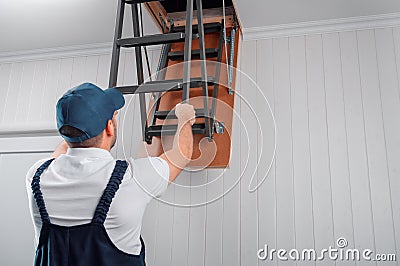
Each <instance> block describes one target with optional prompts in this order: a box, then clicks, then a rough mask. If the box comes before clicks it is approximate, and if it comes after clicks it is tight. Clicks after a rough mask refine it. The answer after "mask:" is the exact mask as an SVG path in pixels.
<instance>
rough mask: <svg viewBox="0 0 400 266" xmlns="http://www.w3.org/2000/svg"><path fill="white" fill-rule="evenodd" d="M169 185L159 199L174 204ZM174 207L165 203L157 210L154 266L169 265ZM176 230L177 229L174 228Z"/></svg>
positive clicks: (171, 188)
mask: <svg viewBox="0 0 400 266" xmlns="http://www.w3.org/2000/svg"><path fill="white" fill-rule="evenodd" d="M172 186H173V185H170V186H169V187H168V189H167V191H166V192H165V194H164V195H163V196H162V197H161V199H162V200H163V201H166V202H174V196H175V189H174V188H173V187H172ZM173 210H174V207H173V206H172V205H169V204H166V203H160V204H159V209H158V215H157V216H158V220H159V221H158V226H157V228H155V234H156V235H157V241H156V243H155V252H156V256H155V259H154V264H155V265H165V266H168V265H171V252H172V230H173V227H174V216H173V214H174V213H173ZM175 230H178V228H175Z"/></svg>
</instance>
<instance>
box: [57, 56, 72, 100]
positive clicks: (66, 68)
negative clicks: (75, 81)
mask: <svg viewBox="0 0 400 266" xmlns="http://www.w3.org/2000/svg"><path fill="white" fill-rule="evenodd" d="M73 64H74V59H73V58H65V59H61V66H60V79H59V81H58V89H57V96H56V100H55V102H56V101H57V100H58V98H60V97H61V96H62V95H63V94H64V93H65V92H66V91H67V90H69V89H70V88H71V83H72V70H73Z"/></svg>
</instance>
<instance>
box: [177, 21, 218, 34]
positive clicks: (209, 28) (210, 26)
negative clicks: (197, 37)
mask: <svg viewBox="0 0 400 266" xmlns="http://www.w3.org/2000/svg"><path fill="white" fill-rule="evenodd" d="M203 27H204V33H213V32H220V31H221V27H222V24H221V23H219V22H213V23H206V24H203ZM172 31H173V32H185V26H179V27H174V28H172ZM197 31H198V29H197V24H196V25H193V27H192V32H193V33H197Z"/></svg>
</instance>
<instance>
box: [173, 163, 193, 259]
mask: <svg viewBox="0 0 400 266" xmlns="http://www.w3.org/2000/svg"><path fill="white" fill-rule="evenodd" d="M189 185H190V172H188V171H183V172H182V173H181V174H180V175H179V176H178V177H177V179H176V180H175V184H173V185H172V186H173V189H174V190H175V198H174V202H175V204H176V206H174V208H173V217H174V223H173V228H172V247H171V265H186V264H187V256H188V235H189V219H190V216H189V208H188V207H184V205H188V204H190V187H189ZM171 188H172V187H171Z"/></svg>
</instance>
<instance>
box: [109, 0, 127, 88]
mask: <svg viewBox="0 0 400 266" xmlns="http://www.w3.org/2000/svg"><path fill="white" fill-rule="evenodd" d="M124 11H125V2H124V0H118V8H117V16H116V19H115V32H114V42H113V48H112V57H111V67H110V79H109V82H108V87H109V88H111V87H115V86H116V85H117V78H118V64H119V56H120V52H121V47H120V45H119V44H118V39H120V38H121V35H122V25H123V21H124Z"/></svg>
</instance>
